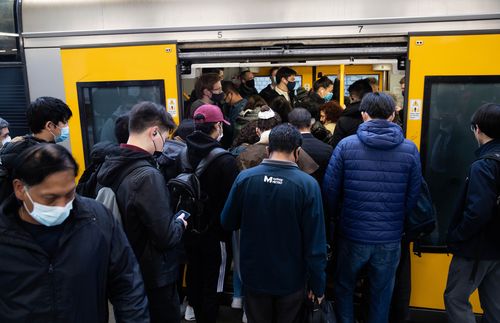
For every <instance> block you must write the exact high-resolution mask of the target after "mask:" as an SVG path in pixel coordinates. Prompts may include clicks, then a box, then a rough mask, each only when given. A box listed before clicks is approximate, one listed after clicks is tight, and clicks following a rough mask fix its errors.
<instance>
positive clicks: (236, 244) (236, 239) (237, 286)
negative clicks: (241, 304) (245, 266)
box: [233, 230, 243, 298]
mask: <svg viewBox="0 0 500 323" xmlns="http://www.w3.org/2000/svg"><path fill="white" fill-rule="evenodd" d="M233 262H234V266H233V289H234V294H233V297H237V298H240V297H241V296H243V292H242V289H243V287H242V284H241V271H240V230H238V231H234V232H233Z"/></svg>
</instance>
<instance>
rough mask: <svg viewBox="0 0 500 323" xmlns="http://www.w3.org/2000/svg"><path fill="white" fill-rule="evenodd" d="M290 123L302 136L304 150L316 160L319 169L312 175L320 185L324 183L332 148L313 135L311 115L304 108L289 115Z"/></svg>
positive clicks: (294, 110) (297, 109)
mask: <svg viewBox="0 0 500 323" xmlns="http://www.w3.org/2000/svg"><path fill="white" fill-rule="evenodd" d="M288 121H289V122H290V123H291V124H292V125H294V126H295V127H296V128H297V129H298V130H299V131H300V133H301V135H302V149H304V151H305V152H306V153H308V154H309V156H311V157H312V159H314V161H315V162H316V164H318V166H319V168H318V170H317V171H316V172H314V173H313V174H311V175H312V176H313V177H314V178H315V179H316V180H317V181H318V183H319V184H320V185H322V183H323V177H324V176H325V171H326V166H328V162H329V161H330V157H332V152H333V150H332V146H330V145H328V144H325V143H324V142H322V141H321V140H319V139H317V138H315V137H314V136H313V135H312V134H311V122H312V117H311V113H309V111H307V110H306V109H304V108H295V109H293V110H292V112H290V113H289V114H288Z"/></svg>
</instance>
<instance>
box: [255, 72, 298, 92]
mask: <svg viewBox="0 0 500 323" xmlns="http://www.w3.org/2000/svg"><path fill="white" fill-rule="evenodd" d="M253 79H254V80H255V88H256V89H257V92H259V93H260V91H262V90H264V88H265V87H266V86H268V85H269V84H271V79H270V78H269V76H255V77H254V78H253ZM295 83H296V84H295V91H297V89H298V88H299V87H301V86H302V76H301V75H296V76H295Z"/></svg>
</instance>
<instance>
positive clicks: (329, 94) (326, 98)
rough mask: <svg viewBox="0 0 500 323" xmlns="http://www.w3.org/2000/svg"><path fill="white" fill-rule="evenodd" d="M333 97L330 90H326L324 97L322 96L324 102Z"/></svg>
mask: <svg viewBox="0 0 500 323" xmlns="http://www.w3.org/2000/svg"><path fill="white" fill-rule="evenodd" d="M332 98H333V93H332V92H328V94H327V95H325V97H324V98H323V99H324V100H325V102H328V101H330V100H331V99H332Z"/></svg>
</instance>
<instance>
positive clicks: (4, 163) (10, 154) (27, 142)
mask: <svg viewBox="0 0 500 323" xmlns="http://www.w3.org/2000/svg"><path fill="white" fill-rule="evenodd" d="M38 144H40V142H39V141H37V140H35V139H33V137H32V136H29V135H27V136H23V137H17V138H14V139H13V141H11V142H9V143H7V144H6V145H5V146H3V147H2V149H1V150H0V202H3V201H5V200H6V199H7V198H8V197H9V196H10V195H11V194H12V193H14V189H13V188H12V171H13V169H14V165H15V162H16V159H17V156H19V154H21V153H22V152H23V151H25V150H26V149H28V148H29V147H32V146H34V145H38Z"/></svg>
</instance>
